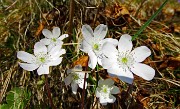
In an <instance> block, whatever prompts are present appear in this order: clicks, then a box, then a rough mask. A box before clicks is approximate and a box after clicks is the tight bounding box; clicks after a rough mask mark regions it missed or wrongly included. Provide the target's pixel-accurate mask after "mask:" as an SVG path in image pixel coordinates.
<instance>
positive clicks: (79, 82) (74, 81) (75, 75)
mask: <svg viewBox="0 0 180 109" xmlns="http://www.w3.org/2000/svg"><path fill="white" fill-rule="evenodd" d="M67 73H68V76H67V77H66V78H65V79H64V82H65V85H69V84H71V88H72V92H73V93H74V94H76V93H77V89H78V86H79V87H80V88H81V89H83V86H84V76H85V72H83V71H82V66H81V65H77V66H75V67H74V68H73V69H68V70H67ZM86 78H88V74H87V75H86ZM86 88H87V82H85V89H86Z"/></svg>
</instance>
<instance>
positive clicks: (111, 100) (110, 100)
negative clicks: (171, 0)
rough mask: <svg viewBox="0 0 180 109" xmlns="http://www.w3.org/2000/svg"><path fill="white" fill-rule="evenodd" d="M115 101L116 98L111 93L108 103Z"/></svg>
mask: <svg viewBox="0 0 180 109" xmlns="http://www.w3.org/2000/svg"><path fill="white" fill-rule="evenodd" d="M115 101H116V98H115V97H114V96H113V95H110V96H109V99H108V103H114V102H115Z"/></svg>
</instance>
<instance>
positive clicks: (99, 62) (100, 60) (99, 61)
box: [97, 58, 102, 66]
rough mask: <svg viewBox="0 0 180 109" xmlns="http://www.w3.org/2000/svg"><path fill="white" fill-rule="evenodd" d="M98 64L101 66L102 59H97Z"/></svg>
mask: <svg viewBox="0 0 180 109" xmlns="http://www.w3.org/2000/svg"><path fill="white" fill-rule="evenodd" d="M97 61H98V64H99V65H101V66H102V59H101V58H97Z"/></svg>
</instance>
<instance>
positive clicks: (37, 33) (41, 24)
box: [35, 22, 45, 36]
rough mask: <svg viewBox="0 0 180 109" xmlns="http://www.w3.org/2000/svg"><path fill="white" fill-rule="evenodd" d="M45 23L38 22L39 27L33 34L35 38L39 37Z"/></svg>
mask: <svg viewBox="0 0 180 109" xmlns="http://www.w3.org/2000/svg"><path fill="white" fill-rule="evenodd" d="M44 25H45V22H40V23H39V27H38V28H37V31H36V33H35V36H39V35H40V34H41V32H42V30H43V29H44Z"/></svg>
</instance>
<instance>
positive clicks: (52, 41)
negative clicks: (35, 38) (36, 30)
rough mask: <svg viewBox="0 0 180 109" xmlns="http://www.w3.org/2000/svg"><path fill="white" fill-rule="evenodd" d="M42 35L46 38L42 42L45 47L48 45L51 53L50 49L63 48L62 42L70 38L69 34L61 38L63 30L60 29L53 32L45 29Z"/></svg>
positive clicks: (54, 29)
mask: <svg viewBox="0 0 180 109" xmlns="http://www.w3.org/2000/svg"><path fill="white" fill-rule="evenodd" d="M42 33H43V35H44V36H45V38H43V39H41V40H40V42H42V43H44V44H45V45H48V51H50V49H51V48H52V47H54V46H56V45H59V46H62V44H63V41H62V40H63V39H64V38H66V37H68V34H63V35H61V36H60V34H61V30H60V28H59V27H54V28H53V30H52V32H51V31H49V30H48V29H43V30H42Z"/></svg>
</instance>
